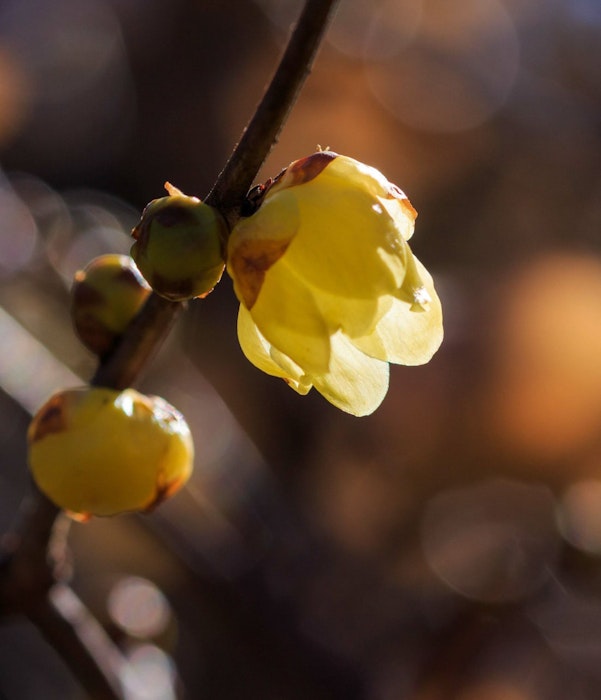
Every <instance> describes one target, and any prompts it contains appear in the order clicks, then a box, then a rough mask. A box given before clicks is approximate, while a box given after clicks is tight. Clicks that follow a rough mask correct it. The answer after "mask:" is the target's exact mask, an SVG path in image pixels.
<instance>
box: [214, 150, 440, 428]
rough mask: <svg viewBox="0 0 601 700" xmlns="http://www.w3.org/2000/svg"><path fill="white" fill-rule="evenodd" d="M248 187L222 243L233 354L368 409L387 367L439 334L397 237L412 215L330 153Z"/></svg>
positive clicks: (364, 170) (425, 350) (426, 292)
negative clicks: (252, 189) (254, 199)
mask: <svg viewBox="0 0 601 700" xmlns="http://www.w3.org/2000/svg"><path fill="white" fill-rule="evenodd" d="M259 192H260V199H261V201H260V204H259V207H258V209H257V211H256V212H255V213H254V214H252V215H251V216H249V217H247V218H243V219H241V220H240V221H239V222H238V224H237V225H236V226H235V227H234V229H233V231H232V234H231V236H230V239H229V244H228V263H227V269H228V272H229V274H230V276H231V277H232V278H233V281H234V289H235V292H236V295H237V297H238V299H239V300H240V302H241V304H240V311H239V315H238V338H239V340H240V345H241V347H242V351H243V352H244V354H245V355H246V357H247V358H248V359H249V360H250V361H251V362H252V363H253V364H254V365H255V366H257V367H258V368H259V369H261V370H263V371H264V372H266V373H267V374H271V375H274V376H276V377H282V378H283V379H284V380H285V381H286V382H287V383H288V384H289V385H290V386H291V387H292V388H293V389H295V390H296V391H297V392H298V393H300V394H306V393H307V392H308V391H309V390H310V389H311V387H312V386H314V387H315V388H316V389H317V391H319V392H320V393H321V394H322V395H323V396H324V397H325V398H326V399H327V400H328V401H330V402H331V403H332V404H334V405H335V406H337V407H338V408H341V409H342V410H343V411H347V412H348V413H352V414H354V415H357V416H362V415H367V414H369V413H372V412H373V411H374V410H375V409H376V408H377V407H378V406H379V405H380V403H381V402H382V400H383V399H384V396H385V395H386V392H387V390H388V374H389V367H388V363H389V362H393V363H398V364H405V365H419V364H423V363H425V362H427V361H428V360H429V359H430V358H431V357H432V355H433V354H434V352H435V351H436V350H437V349H438V347H439V345H440V343H441V341H442V334H443V332H442V311H441V306H440V301H439V299H438V296H437V295H436V292H435V290H434V285H433V282H432V278H431V276H430V275H429V274H428V272H427V271H426V269H425V268H424V266H423V265H422V264H421V263H420V262H419V260H418V259H417V258H416V257H415V256H414V255H413V253H412V252H411V249H410V248H409V245H408V243H407V240H408V239H409V238H410V237H411V235H412V233H413V228H414V222H415V217H416V212H415V210H414V209H413V207H412V206H411V204H410V202H409V200H408V199H407V197H406V196H405V195H404V194H403V193H402V192H401V191H400V190H399V188H398V187H396V185H393V184H391V183H390V182H388V180H387V179H386V178H385V177H384V176H383V175H382V174H381V173H380V172H379V171H377V170H376V169H374V168H371V167H369V166H367V165H363V164H362V163H359V162H358V161H356V160H353V159H352V158H348V157H346V156H340V155H337V154H335V153H332V152H330V151H320V152H318V153H314V154H313V155H311V156H308V157H307V158H302V159H301V160H297V161H295V162H293V163H292V164H291V165H290V166H289V167H288V168H287V169H286V170H284V171H283V172H282V173H281V174H280V175H279V176H278V177H277V178H276V179H275V180H274V181H272V182H271V181H270V182H268V183H267V184H266V185H265V186H263V187H262V188H260V189H259Z"/></svg>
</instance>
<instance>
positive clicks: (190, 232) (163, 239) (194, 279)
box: [131, 183, 227, 301]
mask: <svg viewBox="0 0 601 700" xmlns="http://www.w3.org/2000/svg"><path fill="white" fill-rule="evenodd" d="M165 186H166V188H167V191H168V192H169V196H168V197H162V198H161V199H155V200H153V201H152V202H150V204H148V206H147V207H146V208H145V209H144V212H143V213H142V219H141V220H140V222H139V223H138V225H137V226H136V227H135V228H134V229H133V231H132V236H133V237H134V238H135V239H136V242H135V243H134V244H133V246H132V249H131V255H132V257H133V259H134V260H135V261H136V265H137V266H138V268H139V269H140V272H141V273H142V274H143V275H144V277H145V279H146V281H147V282H148V284H150V286H151V287H152V288H153V289H154V291H155V292H156V293H157V294H160V295H161V296H162V297H165V298H166V299H170V300H171V301H184V300H186V299H192V298H194V297H205V296H206V295H207V294H209V292H211V291H212V290H213V288H214V287H215V285H216V284H217V282H219V280H220V279H221V275H222V273H223V269H224V266H225V262H224V257H223V241H225V239H226V237H227V227H226V224H225V221H224V220H223V218H222V216H221V214H220V213H219V212H218V211H217V210H216V209H214V208H213V207H210V206H209V205H208V204H204V203H203V202H201V201H200V200H199V199H198V198H197V197H188V196H187V195H185V194H183V193H182V192H180V191H179V190H178V189H176V188H175V187H173V186H171V185H169V184H168V183H167V184H166V185H165Z"/></svg>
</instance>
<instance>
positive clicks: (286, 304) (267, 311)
mask: <svg viewBox="0 0 601 700" xmlns="http://www.w3.org/2000/svg"><path fill="white" fill-rule="evenodd" d="M250 313H251V316H252V318H253V321H254V322H255V323H256V325H257V327H258V329H259V331H260V332H261V333H262V335H263V336H264V338H265V339H266V340H267V341H268V342H269V343H270V344H271V345H273V346H274V347H276V348H277V349H278V350H279V351H280V352H282V353H284V355H287V356H288V357H289V358H290V359H291V360H292V361H293V362H295V363H296V364H297V365H298V366H299V367H302V368H303V369H304V370H305V372H306V373H307V374H319V373H322V372H325V371H327V369H328V365H329V362H330V342H329V337H330V334H331V332H332V330H335V329H331V328H329V327H328V325H327V323H326V319H324V317H323V315H322V313H321V310H320V308H319V305H318V303H317V302H316V299H315V297H314V294H313V290H312V289H311V287H310V286H309V285H307V284H306V283H305V282H304V281H303V280H301V279H299V277H298V275H297V274H296V271H295V270H293V269H292V268H291V267H290V266H289V265H288V255H285V256H283V257H282V258H281V259H280V260H279V261H278V262H277V263H276V264H275V265H273V266H272V267H271V268H270V269H269V271H268V272H267V274H266V275H265V280H264V282H263V287H262V289H261V293H260V294H259V297H258V298H257V301H256V302H255V304H254V306H253V307H252V309H251V310H250Z"/></svg>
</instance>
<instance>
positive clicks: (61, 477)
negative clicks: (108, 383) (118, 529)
mask: <svg viewBox="0 0 601 700" xmlns="http://www.w3.org/2000/svg"><path fill="white" fill-rule="evenodd" d="M27 442H28V450H29V466H30V469H31V472H32V475H33V478H34V480H35V482H36V483H37V485H38V487H39V488H40V489H41V491H43V492H44V493H45V494H46V495H47V496H48V498H50V500H52V501H53V502H54V503H55V504H56V505H57V506H59V507H60V508H63V509H65V510H66V511H68V512H69V513H70V514H71V515H72V516H73V517H75V518H77V519H81V520H86V519H88V518H89V517H91V516H92V515H116V514H117V513H123V512H127V511H145V510H149V509H151V508H153V507H154V506H156V505H157V504H158V503H160V502H161V501H163V500H164V499H166V498H167V497H168V496H170V495H172V494H173V493H175V492H176V491H177V490H178V489H179V488H180V487H181V486H182V485H183V484H184V483H185V482H186V481H187V480H188V478H189V476H190V474H191V472H192V465H193V458H194V447H193V444H192V437H191V435H190V429H189V428H188V425H187V423H186V421H185V420H184V418H183V416H182V415H181V414H180V413H179V412H178V411H177V410H176V409H175V408H173V406H171V405H170V404H168V403H167V402H166V401H164V400H163V399H161V398H158V397H156V396H152V397H151V396H144V395H143V394H140V393H138V392H137V391H135V390H134V389H125V390H124V391H116V390H113V389H106V388H99V387H82V388H78V389H69V390H66V391H61V392H59V393H57V394H55V395H54V396H52V397H51V398H50V399H49V400H48V401H47V402H46V403H45V404H44V405H43V406H42V407H41V408H40V409H39V411H38V412H37V413H36V415H35V416H34V418H33V420H32V421H31V424H30V426H29V430H28V433H27Z"/></svg>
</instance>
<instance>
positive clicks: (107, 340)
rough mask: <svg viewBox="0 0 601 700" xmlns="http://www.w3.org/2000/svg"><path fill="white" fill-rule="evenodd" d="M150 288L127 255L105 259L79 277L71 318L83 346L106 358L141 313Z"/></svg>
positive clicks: (98, 260)
mask: <svg viewBox="0 0 601 700" xmlns="http://www.w3.org/2000/svg"><path fill="white" fill-rule="evenodd" d="M150 292H151V290H150V287H149V286H148V285H147V284H146V282H145V281H144V278H143V277H142V275H141V274H140V273H139V272H138V269H137V268H136V266H135V264H134V262H133V260H132V259H131V258H130V257H129V256H127V255H101V256H99V257H97V258H94V260H92V261H91V262H90V263H89V264H88V265H87V266H86V267H85V268H84V269H83V270H79V271H78V272H76V273H75V278H74V281H73V287H72V289H71V317H72V319H73V325H74V326H75V331H76V332H77V335H78V336H79V338H80V340H81V341H82V343H83V344H84V345H85V346H86V347H87V348H88V349H89V350H91V351H92V352H93V353H95V354H96V355H99V356H100V357H102V356H103V355H106V353H107V352H109V351H110V350H111V349H112V348H113V346H114V345H115V342H116V340H117V338H119V337H120V336H121V335H122V333H123V332H124V331H125V329H126V328H127V326H128V324H129V323H130V321H131V320H132V319H133V317H134V316H135V315H136V314H137V313H138V311H139V310H140V309H141V307H142V305H143V304H144V302H145V301H146V299H147V297H148V295H149V294H150Z"/></svg>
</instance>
